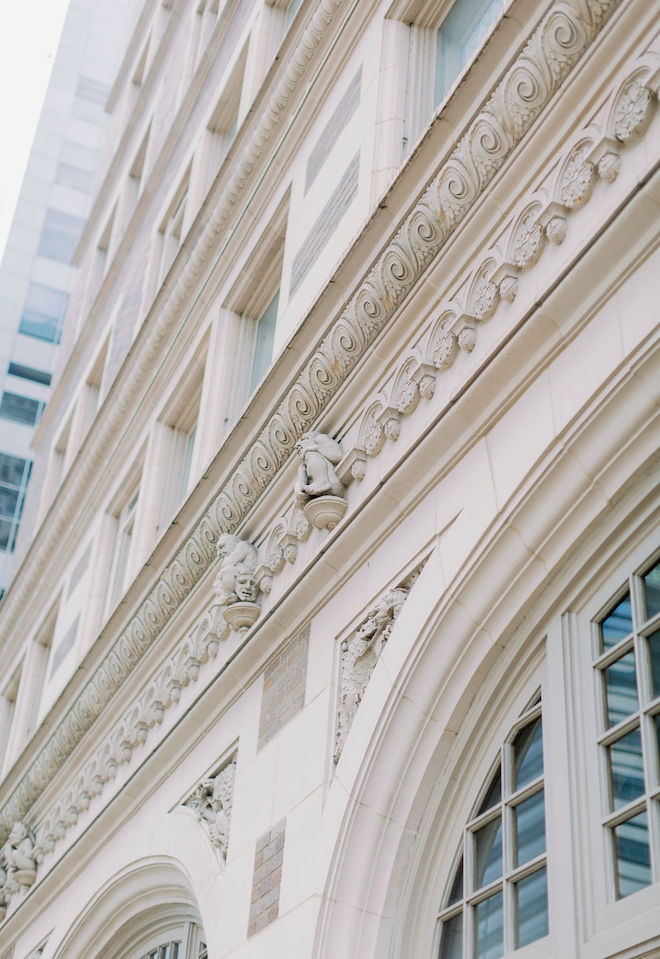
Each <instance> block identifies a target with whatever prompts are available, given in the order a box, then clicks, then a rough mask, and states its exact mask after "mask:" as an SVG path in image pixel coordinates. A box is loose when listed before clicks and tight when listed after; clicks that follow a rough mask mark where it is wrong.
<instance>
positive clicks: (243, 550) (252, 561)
mask: <svg viewBox="0 0 660 959" xmlns="http://www.w3.org/2000/svg"><path fill="white" fill-rule="evenodd" d="M216 549H217V553H218V557H219V558H220V571H219V573H218V575H217V576H216V578H215V582H214V583H213V591H214V593H215V595H216V596H217V599H218V602H219V604H220V605H221V606H229V605H230V604H231V603H238V602H245V603H253V602H254V601H255V600H256V598H257V586H256V584H255V582H254V571H255V569H256V568H257V551H256V549H255V548H254V546H252V544H251V543H246V542H245V541H244V540H242V539H239V538H238V536H234V535H233V533H225V534H223V535H222V536H220V537H219V539H218V543H217V546H216Z"/></svg>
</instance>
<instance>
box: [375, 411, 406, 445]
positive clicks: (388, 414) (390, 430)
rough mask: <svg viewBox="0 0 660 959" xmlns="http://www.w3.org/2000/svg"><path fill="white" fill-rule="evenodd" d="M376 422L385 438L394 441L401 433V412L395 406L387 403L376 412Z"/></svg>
mask: <svg viewBox="0 0 660 959" xmlns="http://www.w3.org/2000/svg"><path fill="white" fill-rule="evenodd" d="M378 422H379V424H380V425H381V427H382V428H383V433H384V435H385V436H386V437H387V439H388V440H391V441H392V442H393V443H396V441H397V440H398V438H399V436H400V435H401V414H400V413H399V411H398V409H397V408H396V406H392V405H391V404H389V403H388V404H387V406H385V407H384V408H383V409H382V410H381V411H380V413H379V414H378Z"/></svg>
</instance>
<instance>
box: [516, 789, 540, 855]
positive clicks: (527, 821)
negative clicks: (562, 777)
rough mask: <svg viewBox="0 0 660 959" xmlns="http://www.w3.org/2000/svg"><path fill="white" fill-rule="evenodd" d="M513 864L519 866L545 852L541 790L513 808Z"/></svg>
mask: <svg viewBox="0 0 660 959" xmlns="http://www.w3.org/2000/svg"><path fill="white" fill-rule="evenodd" d="M513 822H514V836H515V854H514V865H515V866H521V865H522V864H523V863H525V862H529V860H530V859H534V857H535V856H540V855H541V853H543V852H545V803H544V801H543V790H541V791H540V792H537V793H535V794H534V795H533V796H531V797H530V798H529V799H526V800H525V801H524V802H521V803H519V804H518V805H517V806H515V808H514V810H513Z"/></svg>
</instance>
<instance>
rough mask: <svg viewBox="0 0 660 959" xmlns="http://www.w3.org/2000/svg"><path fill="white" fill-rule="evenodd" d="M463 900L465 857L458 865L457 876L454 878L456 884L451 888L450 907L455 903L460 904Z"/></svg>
mask: <svg viewBox="0 0 660 959" xmlns="http://www.w3.org/2000/svg"><path fill="white" fill-rule="evenodd" d="M462 898H463V857H461V861H460V863H459V865H458V869H457V870H456V876H455V878H454V884H453V886H452V887H451V892H450V894H449V901H448V903H447V905H448V906H453V905H454V903H457V902H460V901H461V899H462Z"/></svg>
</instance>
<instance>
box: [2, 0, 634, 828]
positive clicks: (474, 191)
mask: <svg viewBox="0 0 660 959" xmlns="http://www.w3.org/2000/svg"><path fill="white" fill-rule="evenodd" d="M617 3H618V0H561V2H558V3H556V4H554V5H553V7H552V9H551V10H550V11H549V12H548V14H547V15H546V16H545V17H544V18H543V20H542V21H541V23H540V25H539V26H538V28H537V29H536V30H535V32H534V34H533V35H532V36H531V38H530V40H529V41H528V42H527V44H526V45H525V46H524V48H523V49H522V51H521V52H520V53H519V55H518V56H517V58H516V59H515V61H514V62H513V64H512V65H511V66H510V67H509V68H508V70H507V71H506V73H505V75H504V77H503V79H502V80H501V81H500V83H499V84H498V86H497V87H496V89H495V91H494V92H493V93H492V95H491V96H490V97H489V99H488V100H487V101H486V102H485V104H484V106H483V107H482V109H481V110H480V111H479V112H478V114H477V115H476V116H475V118H474V119H473V120H472V122H471V123H469V125H468V128H467V131H466V133H465V135H464V136H463V138H462V139H461V140H460V142H459V143H458V144H457V146H456V147H455V149H454V151H453V152H452V154H451V155H450V157H449V158H448V160H447V161H446V162H445V163H444V164H443V165H442V167H441V168H440V170H439V172H438V173H437V174H436V176H435V177H434V178H433V180H432V181H431V183H430V185H429V186H428V187H427V189H426V190H425V191H424V192H423V194H422V195H421V197H420V198H419V200H418V202H417V203H416V204H415V206H414V208H413V209H412V211H411V212H410V213H409V214H408V216H407V217H406V218H405V220H404V222H403V223H402V225H401V227H400V229H399V230H398V232H397V233H396V235H395V236H394V237H393V238H392V240H391V241H390V242H389V243H388V245H387V246H386V248H385V249H384V250H383V252H382V253H381V255H380V257H379V259H378V260H377V262H376V265H375V266H374V267H373V268H372V269H371V270H370V271H369V273H368V274H367V276H366V277H365V278H364V279H363V281H362V282H361V283H360V284H359V286H358V287H357V289H356V291H355V292H354V294H353V295H352V296H351V298H350V301H349V303H348V305H347V306H346V308H345V309H344V310H343V312H342V313H341V315H340V316H339V317H338V318H337V320H336V321H335V322H334V324H333V325H332V328H331V329H330V330H329V332H328V333H327V334H326V336H325V337H324V339H323V340H322V342H321V344H320V346H319V347H318V349H317V350H316V351H315V352H314V354H313V355H312V357H311V359H310V360H309V362H308V363H307V365H306V367H305V369H304V370H303V371H302V372H301V374H300V375H299V377H298V378H297V379H296V381H295V382H294V383H293V385H292V386H291V388H290V389H289V391H288V393H287V395H286V396H285V398H284V400H283V401H282V402H281V403H280V405H279V406H278V408H277V409H276V410H275V411H274V412H273V414H272V415H271V416H270V418H269V419H268V421H267V423H266V425H265V426H264V428H263V429H262V431H261V433H260V434H259V436H258V438H257V439H256V441H254V442H252V443H251V448H250V451H249V453H247V454H246V455H245V457H244V458H243V460H242V461H241V462H240V464H239V466H238V468H237V469H236V470H235V471H234V473H233V475H232V476H231V477H230V479H229V480H228V481H227V482H226V483H225V485H224V487H223V488H222V490H221V491H220V493H219V494H218V496H217V497H216V498H215V499H214V501H213V502H212V503H211V505H210V506H209V508H208V509H207V511H206V513H205V514H204V516H203V517H202V518H201V520H200V521H199V523H198V524H197V526H196V528H195V529H194V531H193V532H192V534H191V535H190V536H189V538H188V540H187V542H186V543H185V545H184V546H183V547H182V548H181V549H180V550H179V552H178V553H177V555H176V557H175V558H174V560H173V562H172V563H171V564H170V565H169V566H168V567H167V568H166V570H165V571H164V573H163V576H162V577H161V578H160V580H159V581H158V583H157V584H156V586H155V587H154V588H153V589H152V590H151V592H150V594H149V596H148V597H147V598H146V599H145V600H144V602H143V603H142V604H141V606H140V608H139V610H138V612H137V613H136V615H135V616H134V617H133V619H132V621H131V622H130V623H129V625H128V627H127V628H126V629H125V630H124V631H123V632H122V633H121V634H120V635H119V637H118V638H117V640H116V642H115V644H114V647H113V648H112V649H111V650H110V651H109V652H108V654H107V655H106V657H105V659H104V660H103V662H102V663H101V665H100V666H99V667H98V668H97V670H96V671H95V672H94V673H93V675H92V676H91V677H90V679H89V681H88V682H87V684H86V685H85V687H84V688H83V690H82V692H81V694H80V696H79V698H78V700H77V701H76V702H75V703H74V704H73V705H72V707H71V708H70V709H69V711H68V712H67V713H66V715H65V716H64V718H63V719H62V721H61V722H60V724H59V726H58V727H57V729H55V730H54V732H53V733H52V735H51V736H50V738H49V739H48V740H47V742H46V743H45V745H44V747H43V749H42V751H41V753H40V755H39V756H38V757H37V758H36V759H35V760H34V762H33V763H32V765H31V766H30V767H29V768H28V769H27V770H26V772H25V774H24V776H23V777H22V779H21V781H20V783H19V784H18V786H17V787H16V789H15V790H14V791H13V793H12V794H11V796H10V797H9V799H8V801H7V803H6V804H5V806H4V808H3V810H2V814H1V816H0V833H1V834H2V835H3V836H4V835H6V834H7V833H8V831H9V828H10V826H11V824H13V823H14V822H16V821H17V820H21V819H23V818H24V817H25V814H26V813H27V812H28V811H29V809H30V807H31V806H32V804H33V803H34V802H35V800H36V799H37V798H38V796H39V795H40V793H41V792H42V791H43V790H44V789H45V788H46V787H47V786H48V784H49V782H50V781H51V780H52V778H53V777H54V775H55V773H56V772H57V770H58V769H59V768H61V766H62V765H63V763H64V762H65V761H66V759H67V758H68V756H70V755H71V753H72V752H73V750H74V748H75V746H76V745H77V744H78V742H80V740H81V739H82V737H83V735H84V734H85V733H86V731H87V730H88V729H89V728H90V727H91V726H92V724H93V723H94V722H95V720H96V719H97V717H98V716H99V715H100V713H101V711H102V710H103V708H104V707H105V706H106V705H107V703H108V702H109V701H110V699H111V698H112V696H113V695H114V693H115V692H116V691H117V690H118V689H119V687H120V686H121V685H122V683H123V682H124V680H125V679H126V677H127V676H128V675H129V674H130V673H131V671H132V670H133V669H134V667H135V666H136V664H137V663H138V662H139V661H140V659H141V658H142V656H143V655H144V653H145V652H146V650H147V649H148V648H149V646H150V645H151V643H152V642H153V641H154V639H155V638H156V637H157V636H158V634H159V633H160V631H161V630H162V629H163V627H164V626H165V624H166V623H167V622H168V620H169V619H170V618H171V616H172V614H173V613H174V611H175V610H176V609H177V608H178V606H179V604H180V603H181V602H182V601H183V599H184V598H185V597H186V596H187V595H188V593H189V592H190V591H191V590H192V588H193V587H194V586H195V584H196V583H197V582H198V581H199V580H200V578H201V577H202V575H203V574H204V573H205V572H206V570H207V569H208V568H209V566H210V565H211V563H212V562H213V560H214V559H215V555H216V551H215V543H216V541H217V539H218V536H220V535H221V534H222V533H227V532H233V531H234V530H236V529H237V527H238V526H239V524H240V522H241V521H242V520H243V519H244V518H245V516H246V515H247V514H248V512H249V511H250V510H251V509H252V507H253V506H254V505H255V503H256V502H257V500H258V499H259V497H260V496H261V494H262V493H263V491H264V490H265V489H266V488H267V487H268V485H269V484H270V483H271V481H272V479H273V478H274V476H275V475H276V474H277V472H278V471H279V469H280V468H281V467H282V465H283V464H284V463H285V462H286V461H287V459H288V458H289V456H290V454H291V453H292V452H293V449H294V446H295V443H296V441H297V439H298V438H299V437H300V436H301V435H302V434H303V433H304V432H306V431H307V430H309V429H310V427H311V426H312V424H313V423H314V422H315V421H316V419H317V418H318V417H319V415H320V413H321V412H322V411H323V409H324V408H325V406H326V405H327V403H328V401H329V400H330V399H331V397H332V396H334V394H335V393H336V392H337V390H338V389H339V387H340V386H341V385H342V383H343V382H344V381H345V380H346V378H347V376H348V374H349V373H350V371H351V370H352V369H353V367H354V366H355V365H356V364H357V362H358V360H359V359H360V358H361V356H362V355H363V354H364V352H365V351H366V349H367V348H368V346H369V345H370V344H371V343H372V342H373V341H374V339H375V338H376V337H377V336H378V335H379V333H380V332H381V331H382V330H383V328H384V327H385V325H386V324H387V322H388V321H389V320H390V319H391V317H392V316H393V315H394V313H395V312H396V310H397V309H398V307H399V306H400V305H401V304H402V302H403V301H404V299H405V297H406V296H407V294H408V292H409V291H410V290H411V288H412V287H413V286H414V284H415V283H416V282H417V281H418V279H419V278H420V277H421V276H422V274H423V272H424V270H425V268H426V267H427V266H428V264H429V263H430V262H431V260H432V259H433V258H434V257H435V256H436V255H437V254H438V252H439V251H440V250H441V249H442V247H443V246H444V244H445V243H446V242H447V240H448V238H449V237H450V236H451V235H452V234H453V232H454V231H455V230H456V228H457V226H458V225H459V224H460V223H461V221H462V220H463V219H464V217H465V216H466V214H467V213H468V211H469V210H470V209H471V208H472V207H473V206H474V204H475V203H476V201H477V200H478V198H479V197H480V196H481V194H482V193H483V191H484V190H485V188H486V187H487V186H488V184H489V183H490V182H491V181H492V179H493V177H494V176H495V174H496V173H497V172H498V170H499V169H500V168H501V167H502V166H503V164H504V163H505V161H506V160H507V158H508V157H509V156H510V155H511V153H512V151H513V150H514V148H515V147H516V146H517V145H518V143H519V142H520V141H521V139H522V138H523V136H524V135H525V133H526V132H527V131H528V130H529V129H530V127H531V126H532V124H533V122H534V120H535V119H536V117H537V116H538V115H539V113H540V112H541V110H542V109H543V107H544V106H545V105H546V104H547V103H548V101H549V100H550V98H551V96H552V95H553V93H554V92H555V91H556V90H557V88H558V87H559V85H560V84H561V83H562V81H563V80H564V79H565V78H566V77H567V76H568V74H569V73H570V71H571V70H572V68H573V67H574V65H575V64H576V63H577V61H578V60H579V59H580V57H581V55H582V54H583V53H584V51H585V50H586V49H587V48H588V46H589V44H590V43H591V41H592V40H593V38H594V37H595V36H596V35H597V33H598V31H599V30H600V28H601V27H602V25H603V23H604V21H605V19H606V17H607V16H608V15H609V14H610V12H611V11H612V10H613V9H614V8H615V6H617ZM336 9H337V4H335V3H332V2H330V0H326V2H325V3H322V4H321V5H320V6H319V8H318V10H317V11H316V13H315V14H314V17H313V18H312V21H311V22H310V24H309V26H308V28H307V31H306V32H305V39H306V43H303V44H301V46H300V47H299V48H298V50H297V51H296V53H297V54H298V57H297V58H296V59H294V61H293V62H292V63H290V64H289V66H288V68H287V72H286V74H285V76H284V77H283V78H282V80H281V82H280V86H279V87H278V91H277V93H276V96H275V98H274V101H273V114H272V123H273V125H276V124H277V123H278V122H279V120H280V117H281V115H282V110H283V109H284V106H285V104H286V102H287V100H288V97H289V96H290V93H291V88H292V87H295V78H296V77H297V76H298V75H299V73H300V72H301V71H302V70H303V69H304V66H305V64H306V63H307V62H308V60H309V59H310V58H311V57H312V55H313V53H314V51H315V49H316V47H317V46H318V43H319V42H320V37H322V36H323V33H324V30H325V29H326V27H327V24H328V22H329V21H330V20H332V18H333V17H334V14H335V11H336ZM278 94H279V95H280V96H281V97H282V101H281V102H280V101H278V99H277V97H278ZM262 135H263V134H260V136H262ZM263 148H264V143H263V142H260V140H259V137H257V136H255V137H254V138H253V140H252V142H251V144H250V146H249V147H248V149H247V150H246V154H245V157H244V159H243V160H242V161H241V162H240V163H239V164H238V167H237V170H236V172H235V174H234V176H233V178H232V180H231V182H230V185H229V187H228V189H227V191H226V193H225V194H224V195H223V201H224V202H221V203H220V204H219V208H218V211H217V212H216V215H215V216H214V217H213V219H212V221H211V222H210V223H209V224H208V226H207V228H206V230H205V233H204V236H203V237H202V238H201V239H200V241H199V243H198V244H197V247H196V249H195V251H194V252H193V253H192V255H191V257H190V260H189V262H188V266H187V268H186V270H185V271H184V272H183V273H182V274H181V276H180V277H179V282H178V284H177V286H176V287H175V289H174V290H173V291H172V293H171V295H170V298H169V301H168V304H167V307H166V308H165V309H164V311H163V314H162V316H161V317H160V318H159V321H156V323H155V329H154V331H153V333H152V335H151V339H150V343H149V348H147V349H145V351H144V354H143V358H142V362H143V365H144V367H145V372H146V370H147V369H148V368H149V365H150V361H151V360H153V358H154V357H155V355H156V353H157V351H158V348H159V345H160V342H161V339H162V337H164V336H165V335H166V332H167V330H168V328H169V327H170V326H171V324H172V322H173V321H174V318H175V317H176V316H177V315H178V313H179V311H180V309H181V307H182V305H183V302H184V299H185V297H186V296H187V295H188V291H189V290H190V287H191V286H192V284H193V283H194V282H195V278H196V277H197V276H198V274H199V272H200V271H201V269H202V267H203V266H204V264H205V262H206V260H207V259H208V258H209V256H210V255H211V251H212V248H213V240H214V237H215V235H216V233H217V231H218V230H219V228H220V225H221V224H222V222H223V220H224V218H225V216H226V215H227V211H228V204H229V205H230V204H231V203H233V202H234V194H233V190H236V191H238V192H240V188H241V181H242V179H243V178H244V177H246V176H248V175H249V172H250V170H251V169H252V167H253V165H254V163H255V162H256V158H257V156H258V155H259V152H260V150H263ZM134 383H135V379H133V380H132V382H131V383H130V384H128V385H127V387H126V390H125V393H124V396H123V397H122V400H123V402H121V404H119V403H117V404H116V405H115V408H114V409H113V414H114V415H113V417H112V419H111V420H110V426H111V428H112V429H119V428H120V425H121V423H122V421H123V418H124V417H125V416H126V414H127V411H128V409H129V407H130V405H131V401H132V400H133V399H134V395H135V393H136V391H137V386H134V385H133V384H134ZM99 447H100V443H99V441H98V440H97V443H96V449H97V450H98V449H99ZM87 455H88V456H89V457H90V461H91V464H90V466H89V467H88V469H87V470H86V471H85V472H86V474H87V477H89V476H91V475H92V474H93V473H95V472H96V470H97V469H98V468H99V466H100V463H99V461H98V454H97V455H95V453H94V450H89V451H87ZM80 495H81V489H80V483H78V484H75V487H69V488H68V489H64V490H63V496H62V497H61V502H59V503H58V510H60V511H61V512H62V515H63V519H62V521H61V522H60V523H57V524H56V523H54V522H52V523H51V529H50V530H49V531H48V535H49V540H50V542H51V544H52V547H53V548H54V547H55V545H56V542H55V535H56V532H57V531H61V529H62V527H63V525H64V524H65V523H67V522H69V521H70V517H71V515H72V514H73V511H74V510H75V508H76V506H77V505H78V503H79V501H80ZM51 515H52V510H51ZM41 547H42V555H49V553H50V550H49V549H48V546H47V544H45V543H44V542H43V541H42V543H41ZM43 566H44V563H43V562H42V563H40V564H38V568H37V569H35V571H34V573H33V575H24V576H23V577H22V578H23V582H22V583H19V584H17V585H18V589H17V591H16V593H15V595H14V596H13V597H12V613H13V614H14V616H16V611H17V609H18V608H19V607H20V606H21V605H22V604H23V603H26V602H28V600H29V596H30V594H31V592H32V590H33V588H34V583H35V580H38V578H39V576H40V574H41V572H42V569H43Z"/></svg>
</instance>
